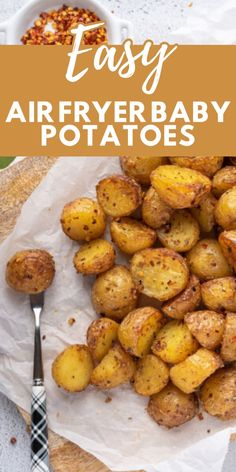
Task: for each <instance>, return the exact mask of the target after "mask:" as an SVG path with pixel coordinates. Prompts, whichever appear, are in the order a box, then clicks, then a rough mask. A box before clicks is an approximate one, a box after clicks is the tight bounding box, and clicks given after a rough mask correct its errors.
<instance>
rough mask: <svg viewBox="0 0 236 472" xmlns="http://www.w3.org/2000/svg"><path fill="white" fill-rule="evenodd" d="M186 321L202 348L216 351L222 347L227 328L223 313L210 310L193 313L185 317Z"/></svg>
mask: <svg viewBox="0 0 236 472" xmlns="http://www.w3.org/2000/svg"><path fill="white" fill-rule="evenodd" d="M184 321H185V323H186V324H187V326H188V328H189V330H190V331H191V333H192V335H193V336H194V337H195V338H196V339H197V340H198V342H199V343H200V344H201V346H202V347H205V348H206V349H212V350H215V349H216V348H217V347H218V346H219V345H220V343H221V341H222V337H223V333H224V326H225V320H224V316H223V315H222V314H221V313H217V312H216V311H210V310H200V311H193V312H192V313H188V314H187V315H186V316H185V318H184Z"/></svg>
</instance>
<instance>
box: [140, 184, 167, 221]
mask: <svg viewBox="0 0 236 472" xmlns="http://www.w3.org/2000/svg"><path fill="white" fill-rule="evenodd" d="M173 213H174V210H173V208H171V207H170V206H169V205H167V204H166V203H165V202H164V201H163V200H162V199H161V198H160V197H159V195H158V193H157V192H156V190H154V188H153V187H150V188H149V189H148V191H147V193H146V195H145V197H144V199H143V205H142V217H143V221H144V222H145V223H146V224H147V225H148V226H150V227H151V228H154V229H156V228H160V227H161V226H163V225H165V224H166V223H168V221H170V218H171V216H172V214H173Z"/></svg>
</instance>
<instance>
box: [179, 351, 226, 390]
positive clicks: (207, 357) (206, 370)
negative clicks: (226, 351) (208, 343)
mask: <svg viewBox="0 0 236 472" xmlns="http://www.w3.org/2000/svg"><path fill="white" fill-rule="evenodd" d="M220 367H223V362H222V360H221V358H220V356H218V354H216V353H215V352H213V351H209V350H208V349H204V348H203V347H202V348H200V349H198V351H197V352H195V353H194V354H192V356H189V357H187V359H185V360H184V361H183V362H180V363H179V364H177V365H174V366H173V367H171V369H170V378H171V380H172V382H173V384H174V385H176V387H178V388H180V390H182V391H183V392H184V393H192V392H194V390H196V388H198V387H199V386H200V385H201V384H202V383H203V382H204V380H206V379H207V378H208V377H210V375H212V374H213V373H214V372H215V371H216V370H217V369H219V368H220Z"/></svg>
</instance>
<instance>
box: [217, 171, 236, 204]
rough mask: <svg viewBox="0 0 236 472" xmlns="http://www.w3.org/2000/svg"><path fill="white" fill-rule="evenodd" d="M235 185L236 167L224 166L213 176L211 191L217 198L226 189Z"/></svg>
mask: <svg viewBox="0 0 236 472" xmlns="http://www.w3.org/2000/svg"><path fill="white" fill-rule="evenodd" d="M235 185H236V168H235V167H233V166H226V167H223V168H222V169H220V170H219V171H218V172H216V174H215V175H214V177H213V180H212V192H213V193H214V195H215V196H216V197H217V198H219V197H220V196H221V195H222V194H223V193H224V192H226V190H229V189H231V188H232V187H234V186H235Z"/></svg>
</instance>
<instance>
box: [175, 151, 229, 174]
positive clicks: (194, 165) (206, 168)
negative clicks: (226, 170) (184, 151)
mask: <svg viewBox="0 0 236 472" xmlns="http://www.w3.org/2000/svg"><path fill="white" fill-rule="evenodd" d="M169 159H170V161H171V162H172V164H175V165H178V166H181V167H188V168H189V169H194V170H197V171H199V172H201V173H202V174H204V175H207V177H212V176H213V175H214V174H215V173H216V172H217V171H218V170H219V169H220V168H221V167H222V165H223V162H224V158H223V157H215V156H211V157H205V156H204V157H202V156H197V157H169Z"/></svg>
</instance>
